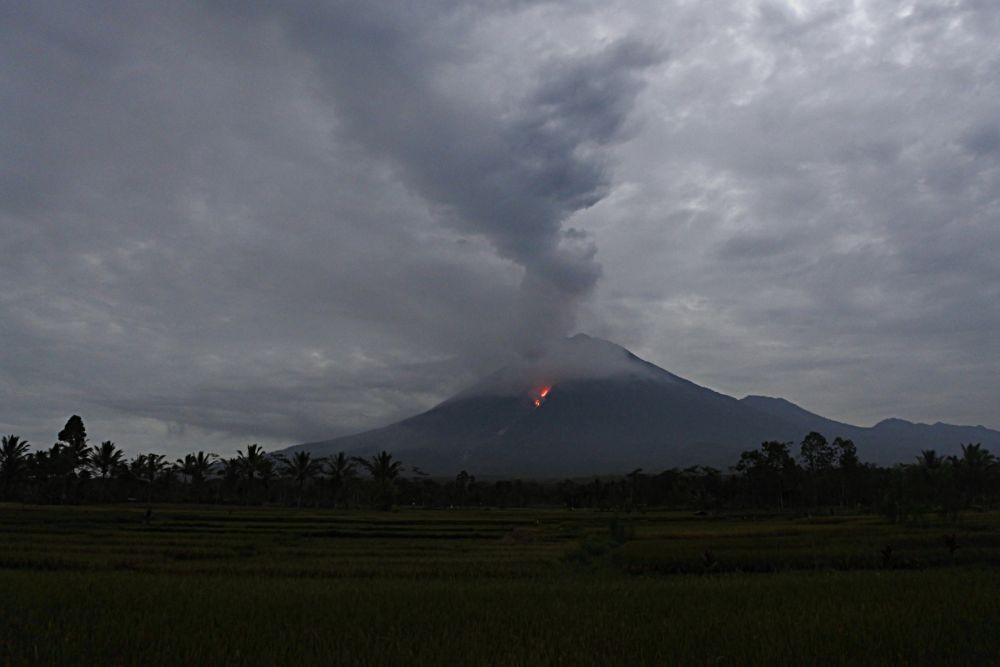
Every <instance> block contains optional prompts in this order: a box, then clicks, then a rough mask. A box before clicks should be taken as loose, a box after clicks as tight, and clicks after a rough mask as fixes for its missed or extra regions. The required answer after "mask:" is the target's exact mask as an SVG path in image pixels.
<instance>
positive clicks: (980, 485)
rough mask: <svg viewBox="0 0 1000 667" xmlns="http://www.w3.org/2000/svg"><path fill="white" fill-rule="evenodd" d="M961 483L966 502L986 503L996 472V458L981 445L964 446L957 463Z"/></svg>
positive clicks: (970, 444)
mask: <svg viewBox="0 0 1000 667" xmlns="http://www.w3.org/2000/svg"><path fill="white" fill-rule="evenodd" d="M955 467H956V470H957V472H958V477H959V481H960V482H961V483H962V486H963V487H964V488H965V490H966V494H967V496H966V502H967V503H969V504H976V503H985V502H986V492H987V489H988V487H989V485H990V480H991V477H992V476H993V474H994V472H995V470H996V457H994V456H993V455H992V454H990V452H989V451H988V450H986V449H983V446H982V445H981V444H980V443H978V442H977V443H976V444H972V443H969V444H968V445H962V456H961V457H960V458H958V459H957V460H956V462H955Z"/></svg>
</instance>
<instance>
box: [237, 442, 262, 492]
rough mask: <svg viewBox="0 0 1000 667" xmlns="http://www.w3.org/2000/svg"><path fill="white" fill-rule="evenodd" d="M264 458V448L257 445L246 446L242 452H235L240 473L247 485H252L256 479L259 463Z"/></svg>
mask: <svg viewBox="0 0 1000 667" xmlns="http://www.w3.org/2000/svg"><path fill="white" fill-rule="evenodd" d="M265 458H266V457H265V453H264V448H263V447H261V446H260V445H258V444H257V443H254V444H252V445H247V448H246V451H244V452H236V461H237V462H238V464H239V468H240V472H242V473H243V475H244V476H245V477H246V479H247V482H248V483H249V484H251V485H252V484H253V482H254V480H255V479H256V478H257V474H258V473H259V472H260V468H261V463H262V462H263V461H264V460H265Z"/></svg>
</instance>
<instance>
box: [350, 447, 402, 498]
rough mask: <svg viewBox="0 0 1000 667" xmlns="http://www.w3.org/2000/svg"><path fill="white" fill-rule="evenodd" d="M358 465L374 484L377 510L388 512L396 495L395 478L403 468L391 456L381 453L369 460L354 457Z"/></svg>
mask: <svg viewBox="0 0 1000 667" xmlns="http://www.w3.org/2000/svg"><path fill="white" fill-rule="evenodd" d="M354 460H355V461H356V462H357V463H358V465H360V466H361V467H362V468H364V469H365V470H366V471H367V472H368V474H369V475H371V478H372V481H373V482H374V484H375V498H376V504H377V506H378V508H379V509H382V510H388V509H391V508H392V501H393V498H394V497H395V495H396V478H397V477H398V476H399V471H400V469H401V468H402V467H403V464H402V463H401V462H400V461H394V460H393V458H392V454H390V453H389V452H387V451H384V450H383V451H381V452H379V453H378V454H376V455H375V456H373V457H371V458H370V459H365V458H361V457H355V459H354Z"/></svg>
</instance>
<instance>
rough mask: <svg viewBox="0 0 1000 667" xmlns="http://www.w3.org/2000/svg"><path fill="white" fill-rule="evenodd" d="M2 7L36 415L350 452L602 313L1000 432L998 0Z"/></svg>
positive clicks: (8, 392)
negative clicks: (368, 436) (357, 441)
mask: <svg viewBox="0 0 1000 667" xmlns="http://www.w3.org/2000/svg"><path fill="white" fill-rule="evenodd" d="M0 12H2V16H0V62H2V63H3V64H2V66H0V105H2V108H3V109H4V113H3V114H2V115H0V244H2V247H3V250H4V257H5V270H4V271H3V275H2V277H0V341H2V345H3V347H2V351H0V406H2V408H0V429H2V430H4V431H6V432H10V431H13V432H16V433H20V434H22V435H24V436H25V437H28V438H29V439H30V440H32V441H33V442H35V443H37V444H43V445H44V444H49V441H51V440H52V439H53V438H54V436H55V433H57V432H58V430H59V429H60V428H61V426H62V424H63V422H64V421H65V419H66V418H67V417H68V416H69V415H70V414H73V413H79V414H82V415H83V416H84V418H85V419H86V420H87V423H88V428H89V430H90V432H91V433H92V434H93V436H94V437H95V438H100V439H105V438H111V439H115V440H118V441H119V442H120V443H121V444H123V445H124V446H126V447H127V448H129V450H130V451H132V452H135V451H138V450H140V449H149V448H156V449H160V450H162V451H168V452H171V453H178V454H179V453H182V452H184V451H186V450H188V449H191V448H194V447H197V448H199V449H202V448H203V449H211V450H215V451H219V452H220V453H228V452H230V451H231V450H232V449H233V448H235V447H236V446H238V445H239V444H241V442H244V441H249V440H253V439H259V440H261V441H262V442H264V443H265V444H267V445H268V446H274V445H278V444H290V443H292V442H296V441H304V440H310V439H318V438H325V437H329V436H332V435H336V434H340V433H344V432H348V431H351V430H356V429H361V428H366V427H369V426H375V425H379V424H382V423H384V422H385V421H388V420H390V419H394V418H399V417H403V416H406V415H407V414H410V413H412V412H415V411H417V410H419V409H421V408H424V407H427V406H429V405H431V404H433V403H434V402H435V401H437V400H440V399H442V398H444V397H446V396H447V395H448V394H449V393H451V392H452V391H453V390H456V389H458V388H460V387H462V386H463V385H465V384H467V383H469V382H471V381H472V380H473V379H475V378H476V377H478V376H479V375H481V374H483V373H485V372H487V371H489V370H492V369H493V368H494V367H495V366H496V365H499V364H501V363H503V362H505V361H507V360H509V358H510V355H511V350H512V348H517V347H520V348H524V347H525V341H527V342H529V343H532V342H535V341H537V340H539V339H544V338H545V337H546V336H548V335H552V334H558V333H562V332H564V331H567V330H569V329H571V328H572V323H573V320H574V318H575V317H576V316H577V315H578V314H579V317H577V318H576V319H578V324H577V328H578V329H580V330H585V331H588V332H590V333H593V334H596V335H603V336H606V337H608V338H611V339H612V340H616V341H619V342H622V343H626V344H629V345H631V346H633V347H635V348H636V351H638V352H640V353H642V354H643V355H645V356H647V357H649V358H651V359H652V360H653V361H656V362H658V363H660V364H662V365H664V366H665V367H667V368H669V369H670V370H672V371H674V372H677V373H680V374H682V375H685V376H688V377H691V378H692V379H694V380H696V381H700V382H703V383H707V384H709V385H710V386H712V387H714V388H717V389H720V390H724V391H729V392H733V393H743V392H750V391H753V392H762V393H770V394H780V395H785V396H787V397H788V398H791V399H793V400H800V401H802V402H803V403H805V404H806V405H807V406H809V407H810V408H813V409H815V410H818V411H821V412H826V413H830V414H831V415H832V416H835V417H841V418H844V419H854V420H857V421H872V420H874V419H877V418H881V417H885V416H889V415H898V416H901V417H906V418H915V419H924V420H928V421H936V420H938V419H943V420H949V421H961V422H970V423H979V422H982V423H985V424H987V425H990V426H994V427H998V426H1000V416H998V415H997V413H996V405H998V404H1000V380H998V379H997V378H1000V367H998V364H1000V350H998V348H997V343H996V335H995V332H996V330H997V328H998V326H1000V313H998V311H997V306H996V304H997V303H1000V262H998V260H997V255H996V253H995V252H992V249H993V248H996V247H998V246H1000V225H998V224H997V222H998V220H997V215H998V213H997V211H998V201H997V193H998V192H1000V160H998V155H1000V150H998V148H997V147H998V140H997V127H998V126H997V123H996V108H995V107H996V104H995V102H996V99H997V98H998V94H1000V90H998V81H997V75H996V72H998V71H1000V48H998V47H997V46H996V44H995V41H996V40H995V35H996V33H997V27H998V26H1000V8H998V7H997V6H996V3H992V2H982V1H979V2H974V1H966V2H949V3H919V4H914V5H912V6H911V5H906V4H902V5H898V6H896V5H893V6H889V5H885V4H882V3H855V4H854V5H851V6H848V5H844V4H842V3H826V2H768V3H741V2H722V3H702V4H698V3H694V4H692V3H687V4H679V5H674V4H671V3H660V2H655V3H652V2H651V3H641V2H623V3H591V2H565V3H530V2H523V3H521V2H507V3H463V4H456V3H445V2H441V3H437V2H429V3H419V4H416V3H415V4H412V5H407V4H403V3H385V4H382V3H347V2H333V3H306V2H301V3H299V2H296V3H284V4H281V5H277V4H263V3H261V4H253V3H236V2H228V3H225V2H206V3H196V2H190V3H145V2H128V3H82V2H76V3H49V4H41V3H7V4H5V5H4V6H3V8H2V9H0ZM668 52H669V57H667V54H668ZM577 307H579V308H582V310H579V311H578V310H577Z"/></svg>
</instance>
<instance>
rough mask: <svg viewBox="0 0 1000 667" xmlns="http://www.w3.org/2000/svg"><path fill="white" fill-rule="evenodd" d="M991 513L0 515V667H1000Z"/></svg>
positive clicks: (180, 510) (998, 547)
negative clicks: (905, 518)
mask: <svg viewBox="0 0 1000 667" xmlns="http://www.w3.org/2000/svg"><path fill="white" fill-rule="evenodd" d="M997 591H1000V514H996V513H985V512H979V513H973V512H970V513H965V514H963V515H961V516H960V517H959V520H958V522H957V523H947V524H945V523H941V522H939V521H938V520H936V519H927V520H925V521H921V522H914V523H910V524H906V525H900V524H888V523H886V522H884V520H882V519H880V518H878V517H873V516H823V517H809V516H805V515H798V516H790V515H788V516H754V517H751V516H740V515H696V514H694V513H692V512H654V511H648V512H642V513H631V514H629V513H626V514H620V515H613V514H611V513H608V512H597V511H579V510H577V511H569V510H562V509H559V510H556V509H518V510H510V509H507V510H485V509H461V510H422V509H402V510H397V511H393V512H362V511H350V512H348V511H332V510H316V509H300V510H296V509H290V508H259V507H201V506H184V505H162V506H155V507H153V509H152V512H151V513H150V514H149V515H148V516H147V514H146V511H145V507H137V506H130V505H112V506H102V507H87V506H79V507H75V506H22V505H17V504H6V505H0V664H11V665H20V664H66V663H74V664H137V665H138V664H143V665H158V664H162V665H167V664H180V663H185V662H188V663H203V662H211V663H216V664H234V665H257V664H280V663H292V664H331V663H333V664H373V665H374V664H397V665H398V664H449V663H482V664H503V665H510V664H573V665H578V664H608V663H609V662H613V663H623V664H665V663H666V664H675V663H680V664H724V665H729V664H762V663H772V664H773V663H775V662H779V661H780V662H785V663H798V664H886V663H890V664H980V665H981V664H1000V658H998V657H997V656H998V655H1000V595H997Z"/></svg>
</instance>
